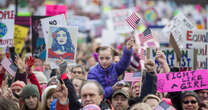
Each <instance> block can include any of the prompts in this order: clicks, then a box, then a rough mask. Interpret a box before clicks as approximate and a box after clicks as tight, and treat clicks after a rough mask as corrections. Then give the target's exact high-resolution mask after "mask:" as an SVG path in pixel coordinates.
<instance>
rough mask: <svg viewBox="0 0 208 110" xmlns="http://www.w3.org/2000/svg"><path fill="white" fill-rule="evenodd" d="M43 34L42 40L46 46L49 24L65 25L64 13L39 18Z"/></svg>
mask: <svg viewBox="0 0 208 110" xmlns="http://www.w3.org/2000/svg"><path fill="white" fill-rule="evenodd" d="M40 21H41V25H42V30H43V35H44V40H45V43H46V46H47V43H48V31H49V27H50V26H66V25H67V23H66V20H65V16H64V14H60V15H56V16H52V17H47V18H43V19H41V20H40Z"/></svg>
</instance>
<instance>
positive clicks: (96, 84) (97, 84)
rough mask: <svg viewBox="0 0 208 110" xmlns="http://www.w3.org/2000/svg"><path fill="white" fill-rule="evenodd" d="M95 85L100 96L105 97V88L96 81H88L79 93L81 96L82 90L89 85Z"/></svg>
mask: <svg viewBox="0 0 208 110" xmlns="http://www.w3.org/2000/svg"><path fill="white" fill-rule="evenodd" d="M90 83H91V84H94V85H95V86H96V87H97V88H98V93H99V95H104V90H103V87H102V86H101V85H100V83H98V82H97V81H96V80H86V81H85V82H84V83H83V85H82V86H81V87H80V91H79V93H80V94H81V90H82V88H83V87H84V86H85V85H87V84H90Z"/></svg>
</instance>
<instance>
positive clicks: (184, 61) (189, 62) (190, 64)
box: [147, 48, 194, 70]
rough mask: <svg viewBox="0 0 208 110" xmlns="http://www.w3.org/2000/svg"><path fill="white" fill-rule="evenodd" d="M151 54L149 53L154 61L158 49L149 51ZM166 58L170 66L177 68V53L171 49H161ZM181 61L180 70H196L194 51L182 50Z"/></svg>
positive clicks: (157, 65) (157, 64)
mask: <svg viewBox="0 0 208 110" xmlns="http://www.w3.org/2000/svg"><path fill="white" fill-rule="evenodd" d="M149 50H150V52H147V53H148V54H150V55H149V57H150V59H154V58H155V56H156V49H152V48H151V49H149ZM160 51H162V52H163V53H164V54H165V56H166V58H167V59H166V60H167V63H168V65H169V66H171V67H175V65H176V62H177V58H176V53H175V52H174V50H173V49H171V48H162V49H160ZM181 54H182V55H181V61H180V65H179V66H180V70H193V68H194V51H193V49H187V50H185V49H184V50H181ZM155 63H156V68H157V67H159V63H158V62H157V61H156V60H155Z"/></svg>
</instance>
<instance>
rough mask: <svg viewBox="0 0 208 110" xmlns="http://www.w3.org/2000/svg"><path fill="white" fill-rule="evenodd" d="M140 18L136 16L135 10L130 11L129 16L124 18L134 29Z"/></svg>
mask: <svg viewBox="0 0 208 110" xmlns="http://www.w3.org/2000/svg"><path fill="white" fill-rule="evenodd" d="M139 21H140V18H139V16H137V14H136V12H134V13H132V14H131V15H130V16H129V17H127V18H126V22H127V23H128V24H129V25H130V26H131V27H132V28H133V30H135V29H136V28H137V25H138V24H139Z"/></svg>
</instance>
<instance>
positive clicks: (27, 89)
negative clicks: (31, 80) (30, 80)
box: [21, 84, 40, 100]
mask: <svg viewBox="0 0 208 110" xmlns="http://www.w3.org/2000/svg"><path fill="white" fill-rule="evenodd" d="M30 96H37V98H38V99H40V93H39V91H38V88H37V86H36V85H33V84H30V85H26V86H24V88H23V89H22V93H21V97H22V99H23V100H25V98H27V97H30Z"/></svg>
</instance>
